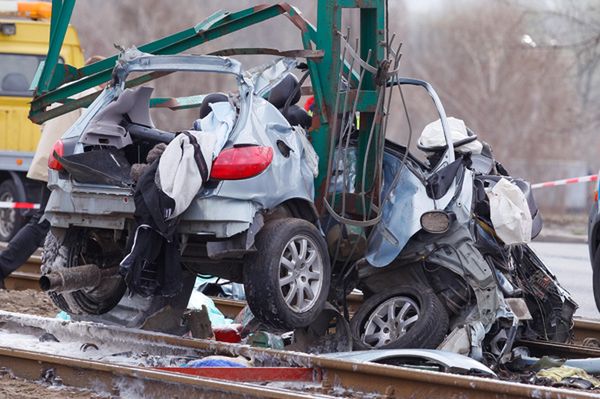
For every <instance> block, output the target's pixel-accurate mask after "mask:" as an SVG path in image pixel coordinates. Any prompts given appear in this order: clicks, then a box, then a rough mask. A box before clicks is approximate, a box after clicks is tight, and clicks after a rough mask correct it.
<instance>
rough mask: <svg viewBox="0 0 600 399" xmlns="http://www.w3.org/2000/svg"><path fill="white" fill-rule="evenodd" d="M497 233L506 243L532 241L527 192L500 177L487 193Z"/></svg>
mask: <svg viewBox="0 0 600 399" xmlns="http://www.w3.org/2000/svg"><path fill="white" fill-rule="evenodd" d="M487 195H488V198H489V199H490V217H491V219H492V224H493V225H494V229H495V230H496V234H497V235H498V237H500V239H501V240H502V241H504V243H505V244H507V245H510V244H523V243H528V242H531V224H532V219H531V212H530V211H529V205H528V204H527V199H526V198H525V194H523V192H522V191H521V190H520V189H519V187H517V186H516V185H515V184H512V183H511V182H510V181H508V180H507V179H504V178H503V179H500V181H498V183H496V185H494V187H492V189H491V190H489V191H488V193H487Z"/></svg>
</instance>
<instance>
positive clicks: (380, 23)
mask: <svg viewBox="0 0 600 399" xmlns="http://www.w3.org/2000/svg"><path fill="white" fill-rule="evenodd" d="M384 1H385V0H371V1H368V3H370V8H361V10H360V54H361V58H362V59H366V58H367V56H368V54H369V51H371V61H370V63H371V65H373V66H374V67H377V66H379V63H380V62H381V61H382V60H383V59H384V56H385V52H384V47H383V43H385V39H386V38H385V31H386V29H385V3H384ZM374 78H375V77H374V76H373V75H372V74H371V73H370V72H366V73H365V78H364V81H363V88H364V90H367V91H373V90H375V88H376V87H375V79H374ZM376 101H377V98H376V96H373V97H371V98H370V101H366V102H364V103H362V104H361V106H362V107H363V109H365V108H364V107H365V106H375V105H376ZM374 116H375V114H374V112H372V111H370V112H365V111H363V112H361V113H360V127H359V139H358V157H357V162H358V167H357V169H356V170H357V176H356V190H357V192H360V190H362V186H363V183H364V189H365V192H369V191H370V190H371V189H372V187H373V184H374V181H373V179H372V176H373V173H374V168H375V167H376V165H375V161H376V156H377V151H378V150H377V143H379V137H380V134H384V133H382V132H381V124H380V122H379V121H375V120H374ZM369 141H370V143H371V144H370V146H369ZM365 161H366V165H367V167H366V169H364V168H363V165H364V164H365ZM363 172H364V173H363ZM368 211H369V210H367V212H368Z"/></svg>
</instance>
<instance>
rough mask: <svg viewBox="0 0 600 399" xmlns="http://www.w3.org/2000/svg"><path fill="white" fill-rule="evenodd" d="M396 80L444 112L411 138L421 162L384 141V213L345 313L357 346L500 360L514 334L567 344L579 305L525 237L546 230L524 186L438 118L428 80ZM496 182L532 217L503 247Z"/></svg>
mask: <svg viewBox="0 0 600 399" xmlns="http://www.w3.org/2000/svg"><path fill="white" fill-rule="evenodd" d="M398 84H399V85H407V86H408V85H410V86H420V87H422V88H424V89H425V90H427V91H428V93H429V95H430V97H431V98H433V99H434V102H435V104H436V108H437V110H438V113H439V115H440V119H439V120H438V121H436V122H434V123H431V124H430V125H428V127H427V128H426V129H425V130H424V131H423V133H422V135H421V138H420V139H419V143H418V148H419V150H421V151H424V152H425V153H426V154H427V159H426V161H425V162H423V161H421V160H419V159H417V158H416V157H415V156H414V155H413V154H411V153H410V152H407V150H406V148H405V147H402V146H399V145H396V144H394V143H392V142H386V145H385V153H384V159H383V187H382V194H381V195H382V198H383V205H382V210H381V213H382V217H381V221H380V222H379V223H378V224H377V225H376V226H375V227H374V228H373V230H372V231H371V234H370V236H369V241H368V247H367V250H366V255H365V258H364V259H363V260H360V261H358V262H357V265H356V268H357V276H356V278H357V280H358V288H359V289H360V290H362V291H363V293H364V295H365V297H366V300H365V302H364V303H363V304H362V305H361V306H360V308H359V309H358V311H357V312H356V313H355V314H354V316H353V318H352V320H351V331H352V335H353V338H354V342H355V348H357V349H375V348H378V349H389V348H415V347H416V348H440V349H443V350H448V351H452V352H457V353H461V354H465V355H469V356H471V357H473V358H475V359H478V360H485V361H487V362H489V363H497V362H504V361H506V360H507V359H508V358H509V357H510V350H511V349H512V347H513V344H514V342H516V341H517V340H519V339H536V340H551V341H558V342H567V341H568V340H569V339H570V334H571V333H570V331H571V328H572V323H573V314H574V312H575V310H576V309H577V304H576V303H575V302H574V301H573V299H572V298H571V296H570V294H569V293H568V292H567V291H566V290H564V289H563V288H562V287H561V286H560V284H559V282H558V281H557V279H556V277H555V276H554V275H553V274H552V273H551V272H550V271H549V270H548V269H547V268H546V266H545V265H544V264H543V263H542V262H541V260H540V259H539V258H538V257H537V256H536V255H535V254H534V253H533V251H532V250H531V249H530V248H529V246H528V245H527V244H526V243H527V242H528V241H529V240H530V239H531V238H534V237H535V236H536V235H537V234H538V233H539V232H540V230H541V227H542V222H541V216H540V214H539V211H538V209H537V207H536V205H535V201H534V199H533V196H532V193H531V191H530V186H529V184H528V183H527V182H525V181H523V180H520V179H516V178H513V177H511V176H510V175H509V173H508V172H507V171H506V170H505V169H504V167H503V166H502V165H501V164H500V163H498V162H497V161H496V160H495V159H494V158H493V156H492V153H491V149H490V147H489V145H487V144H486V143H484V142H480V141H479V140H478V138H477V136H476V135H475V134H474V133H473V132H472V131H470V130H469V129H468V128H466V126H465V125H464V123H463V122H462V121H460V120H457V119H455V118H446V116H445V112H444V110H443V107H442V106H441V103H440V102H439V99H438V98H437V95H436V94H435V91H434V90H433V88H432V87H431V86H430V85H429V84H428V83H426V82H423V81H418V80H414V79H399V80H398ZM432 126H433V127H434V128H435V130H437V132H436V134H437V137H434V140H429V143H427V144H428V145H425V142H426V140H424V139H423V137H424V136H426V134H427V133H428V132H429V130H428V128H432ZM450 137H451V138H452V139H450ZM349 150H351V148H350V149H349ZM500 184H505V185H507V186H508V187H511V188H513V189H514V190H516V191H517V192H518V195H519V196H520V197H522V200H523V204H524V206H525V207H526V208H527V209H525V212H524V214H526V215H523V216H522V215H514V217H515V219H516V220H517V221H519V223H520V220H521V219H523V220H527V218H528V220H529V223H524V222H523V226H519V227H521V229H520V230H519V232H523V233H524V235H525V236H527V237H526V240H525V239H523V241H520V240H521V238H520V237H517V238H515V239H514V241H512V242H511V241H510V239H511V238H512V237H511V236H510V235H509V234H504V235H503V234H502V233H503V231H502V228H503V227H505V226H503V225H501V223H500V222H498V221H497V220H496V219H495V216H496V214H495V212H496V209H495V208H494V206H496V205H495V204H494V203H492V202H493V199H492V194H491V193H492V192H493V190H494V187H498V186H499V185H500ZM502 217H508V216H507V215H502ZM509 233H511V232H509Z"/></svg>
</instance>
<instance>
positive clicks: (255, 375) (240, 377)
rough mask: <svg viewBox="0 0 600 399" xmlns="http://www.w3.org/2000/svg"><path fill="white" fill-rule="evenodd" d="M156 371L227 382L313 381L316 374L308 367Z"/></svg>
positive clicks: (189, 368) (171, 368) (159, 368)
mask: <svg viewBox="0 0 600 399" xmlns="http://www.w3.org/2000/svg"><path fill="white" fill-rule="evenodd" d="M157 370H161V371H168V372H172V373H181V374H188V375H195V376H198V377H206V378H215V379H218V380H229V381H256V382H271V381H315V380H319V379H320V378H319V376H318V373H317V372H316V371H315V370H314V369H312V368H309V367H204V368H192V367H158V368H157Z"/></svg>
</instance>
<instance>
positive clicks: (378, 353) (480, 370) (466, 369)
mask: <svg viewBox="0 0 600 399" xmlns="http://www.w3.org/2000/svg"><path fill="white" fill-rule="evenodd" d="M321 356H323V357H327V358H333V359H339V360H348V361H351V362H361V363H367V362H370V363H385V364H389V363H390V362H393V364H394V365H398V366H402V363H403V361H405V362H406V364H407V366H411V365H414V362H413V361H412V360H416V359H418V360H422V361H423V362H424V363H431V364H434V365H437V366H440V367H441V368H442V371H444V372H449V373H455V374H475V375H479V376H482V375H484V376H488V377H496V373H494V372H493V371H492V370H491V369H490V368H488V367H487V366H485V365H484V364H482V363H480V362H478V361H477V360H474V359H471V358H470V357H467V356H464V355H460V354H458V353H453V352H446V351H441V350H434V349H383V350H381V349H379V350H378V349H374V350H367V351H355V352H339V353H328V354H326V355H321Z"/></svg>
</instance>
